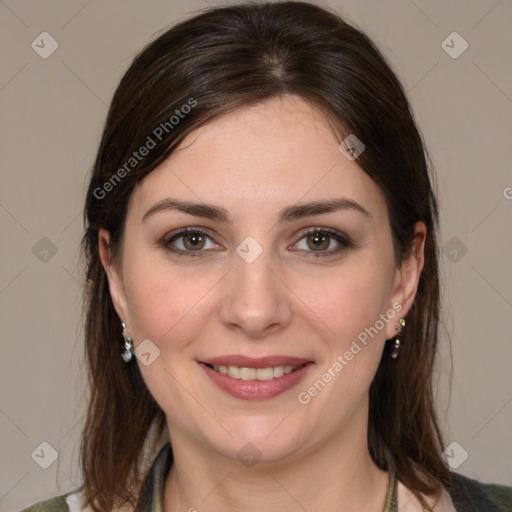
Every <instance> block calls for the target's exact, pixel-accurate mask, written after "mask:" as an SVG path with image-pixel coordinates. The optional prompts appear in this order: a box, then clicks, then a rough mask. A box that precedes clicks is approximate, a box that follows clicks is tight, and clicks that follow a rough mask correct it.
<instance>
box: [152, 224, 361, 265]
mask: <svg viewBox="0 0 512 512" xmlns="http://www.w3.org/2000/svg"><path fill="white" fill-rule="evenodd" d="M189 233H192V234H198V235H202V236H206V237H208V238H209V239H210V240H211V241H213V239H212V237H211V236H210V235H209V234H208V233H207V232H206V231H203V230H202V229H198V228H184V229H181V230H180V231H178V232H177V233H173V234H172V235H171V236H167V237H165V238H164V239H163V240H162V245H163V246H164V248H165V249H166V250H167V251H169V252H171V253H174V254H177V255H179V256H185V257H190V258H197V257H204V256H205V254H204V253H205V251H204V250H197V251H184V250H182V249H176V248H175V247H172V245H171V243H172V242H174V241H175V240H177V239H179V238H181V237H183V236H184V235H186V234H189ZM316 234H320V235H327V236H328V237H330V238H332V239H334V240H336V242H338V243H339V244H340V247H338V248H337V249H331V250H329V251H306V253H307V256H306V257H313V258H325V257H328V256H333V255H335V254H339V253H341V252H343V251H344V250H346V249H349V248H351V247H353V245H354V244H353V243H352V242H351V241H350V239H349V238H348V237H347V236H345V235H343V234H342V233H340V232H338V231H336V230H334V229H329V228H310V229H308V230H307V231H306V232H304V233H302V235H301V236H300V238H299V240H298V241H297V242H295V245H296V244H297V243H298V242H300V241H301V240H302V239H303V238H307V237H308V236H310V235H316ZM299 250H301V249H299Z"/></svg>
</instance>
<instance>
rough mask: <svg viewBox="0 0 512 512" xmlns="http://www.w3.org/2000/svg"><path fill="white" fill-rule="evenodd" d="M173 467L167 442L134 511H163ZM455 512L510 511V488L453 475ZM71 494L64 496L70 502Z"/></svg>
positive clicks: (41, 510) (30, 511)
mask: <svg viewBox="0 0 512 512" xmlns="http://www.w3.org/2000/svg"><path fill="white" fill-rule="evenodd" d="M171 465H172V450H171V446H170V444H169V443H167V444H166V445H165V446H163V448H162V449H161V450H160V452H159V453H158V455H157V457H156V458H155V460H154V462H153V465H152V466H151V469H150V471H149V473H148V476H147V477H146V480H145V482H144V485H143V489H142V492H141V495H140V498H139V503H138V505H137V508H136V509H135V511H134V512H163V495H164V484H165V479H166V477H167V474H168V472H169V470H170V468H171ZM447 491H448V492H449V494H450V497H451V499H452V502H453V504H454V506H455V509H456V510H457V511H458V512H512V488H511V487H506V486H504V485H494V484H482V483H480V482H477V481H476V480H471V479H469V478H466V477H464V476H462V475H458V474H456V473H452V483H451V484H450V486H449V487H448V488H447ZM69 497H70V495H68V496H67V498H68V499H69ZM22 512H72V511H71V510H70V507H69V506H68V503H67V501H66V496H59V497H57V498H52V499H49V500H46V501H41V502H39V503H36V504H35V505H32V506H31V507H28V508H26V509H24V510H22ZM383 512H399V509H398V501H397V479H396V477H395V475H390V479H389V489H388V495H387V497H386V506H385V508H384V511H383Z"/></svg>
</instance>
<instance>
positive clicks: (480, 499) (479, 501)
mask: <svg viewBox="0 0 512 512" xmlns="http://www.w3.org/2000/svg"><path fill="white" fill-rule="evenodd" d="M447 490H448V492H449V493H450V496H451V498H452V501H453V504H454V505H455V507H456V509H457V510H467V511H468V512H469V511H472V510H475V511H478V512H487V511H488V512H507V511H508V512H510V511H511V510H512V487H507V486H506V485H499V484H485V483H482V482H479V481H478V480H472V479H471V478H468V477H465V476H463V475H459V474H458V473H452V481H451V483H450V485H449V486H448V487H447Z"/></svg>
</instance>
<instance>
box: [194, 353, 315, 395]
mask: <svg viewBox="0 0 512 512" xmlns="http://www.w3.org/2000/svg"><path fill="white" fill-rule="evenodd" d="M199 364H200V366H201V368H202V369H203V370H204V371H205V372H206V375H208V377H210V379H211V380H212V381H213V382H214V383H215V384H217V386H219V388H221V389H222V390H224V391H226V392H227V393H229V394H230V395H231V396H234V397H235V398H243V399H245V400H265V399H267V398H274V397H275V396H277V395H280V394H281V393H284V392H285V391H287V390H288V389H290V388H292V387H293V386H295V385H296V384H298V383H299V382H300V381H301V380H303V379H304V377H305V376H306V374H307V373H308V372H309V370H310V369H311V367H312V366H313V365H314V363H312V362H308V363H306V364H305V365H304V366H302V367H300V368H298V369H297V370H295V371H293V372H290V373H285V374H284V375H282V376H281V377H274V378H273V379H271V380H242V379H233V378H232V377H230V376H229V375H224V374H222V373H219V372H216V371H215V370H214V369H213V368H210V367H209V366H206V365H205V364H204V363H199Z"/></svg>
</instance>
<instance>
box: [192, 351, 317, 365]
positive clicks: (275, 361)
mask: <svg viewBox="0 0 512 512" xmlns="http://www.w3.org/2000/svg"><path fill="white" fill-rule="evenodd" d="M309 361H310V359H302V358H300V357H289V356H266V357H246V356H242V355H239V354H231V355H226V356H218V357H211V358H208V359H201V360H200V361H199V362H200V363H204V364H210V365H212V366H239V367H241V368H242V367H243V368H267V367H270V366H302V365H303V364H306V363H308V362H309Z"/></svg>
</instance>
